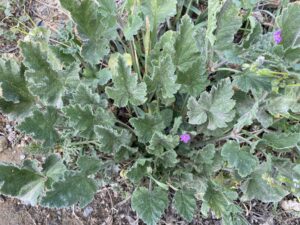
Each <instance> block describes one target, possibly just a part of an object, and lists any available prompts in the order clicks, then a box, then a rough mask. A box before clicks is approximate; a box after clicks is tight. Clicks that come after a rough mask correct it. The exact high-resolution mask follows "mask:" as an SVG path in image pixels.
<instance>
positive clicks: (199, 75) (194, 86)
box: [176, 59, 209, 97]
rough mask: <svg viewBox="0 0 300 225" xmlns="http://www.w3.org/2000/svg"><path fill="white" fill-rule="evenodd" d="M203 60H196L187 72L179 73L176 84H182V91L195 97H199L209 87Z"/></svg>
mask: <svg viewBox="0 0 300 225" xmlns="http://www.w3.org/2000/svg"><path fill="white" fill-rule="evenodd" d="M205 72H206V68H205V67H203V65H202V63H201V60H200V59H199V60H196V61H194V63H193V64H192V65H191V67H190V68H189V69H188V70H187V71H186V72H180V71H179V72H178V73H177V81H176V83H178V84H181V85H182V86H181V89H182V91H183V92H184V93H187V94H189V95H191V96H193V97H197V96H199V95H200V94H201V93H202V92H203V91H204V90H205V88H206V87H207V86H208V85H209V81H208V79H207V76H206V74H205Z"/></svg>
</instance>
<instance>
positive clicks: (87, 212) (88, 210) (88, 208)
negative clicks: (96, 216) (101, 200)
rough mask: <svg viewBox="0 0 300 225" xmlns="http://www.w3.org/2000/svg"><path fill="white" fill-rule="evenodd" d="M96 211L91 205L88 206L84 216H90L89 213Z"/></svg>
mask: <svg viewBox="0 0 300 225" xmlns="http://www.w3.org/2000/svg"><path fill="white" fill-rule="evenodd" d="M93 211H94V209H93V208H92V207H90V206H88V207H86V208H85V209H84V211H83V216H84V217H88V216H89V215H91V213H92V212H93Z"/></svg>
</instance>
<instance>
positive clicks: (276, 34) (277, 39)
mask: <svg viewBox="0 0 300 225" xmlns="http://www.w3.org/2000/svg"><path fill="white" fill-rule="evenodd" d="M273 38H274V41H275V43H276V44H280V43H281V42H282V36H281V30H276V31H275V32H274V34H273Z"/></svg>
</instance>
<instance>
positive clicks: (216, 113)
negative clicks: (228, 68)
mask: <svg viewBox="0 0 300 225" xmlns="http://www.w3.org/2000/svg"><path fill="white" fill-rule="evenodd" d="M233 94H234V92H233V90H232V85H231V82H230V79H224V80H222V81H220V82H219V84H218V85H217V86H213V87H212V89H211V92H210V93H208V92H203V93H202V94H201V96H200V98H199V100H198V101H197V100H196V99H195V98H194V97H190V99H189V101H188V118H189V123H190V124H195V125H201V124H203V123H205V122H208V124H207V128H208V129H209V130H215V129H217V128H224V127H227V123H228V122H230V121H232V120H233V118H234V115H235V112H234V110H233V108H234V106H235V101H234V100H232V99H231V98H232V96H233Z"/></svg>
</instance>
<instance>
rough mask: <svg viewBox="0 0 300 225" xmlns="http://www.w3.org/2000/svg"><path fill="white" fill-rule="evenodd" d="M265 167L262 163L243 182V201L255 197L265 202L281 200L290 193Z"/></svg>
mask: <svg viewBox="0 0 300 225" xmlns="http://www.w3.org/2000/svg"><path fill="white" fill-rule="evenodd" d="M264 167H265V165H262V166H261V168H259V169H257V171H255V172H254V173H252V175H251V176H250V177H249V178H248V179H247V180H246V181H245V182H244V183H243V184H242V186H241V190H242V192H243V196H242V198H241V200H242V201H251V200H252V199H255V200H259V201H262V202H265V203H268V202H279V201H281V200H282V198H283V197H285V196H286V195H287V194H288V192H287V191H285V190H284V189H283V185H282V184H279V183H278V182H277V181H276V180H275V179H274V178H272V177H271V176H270V175H269V173H268V171H267V170H266V168H264Z"/></svg>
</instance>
